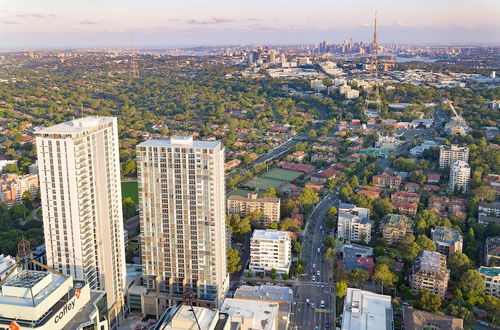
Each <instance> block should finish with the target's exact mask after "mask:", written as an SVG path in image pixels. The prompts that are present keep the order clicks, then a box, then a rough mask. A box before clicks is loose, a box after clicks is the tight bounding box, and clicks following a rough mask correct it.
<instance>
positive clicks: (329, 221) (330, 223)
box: [325, 206, 338, 229]
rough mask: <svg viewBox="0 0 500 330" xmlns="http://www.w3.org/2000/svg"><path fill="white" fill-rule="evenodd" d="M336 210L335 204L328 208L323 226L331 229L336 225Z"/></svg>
mask: <svg viewBox="0 0 500 330" xmlns="http://www.w3.org/2000/svg"><path fill="white" fill-rule="evenodd" d="M337 215H338V211H337V208H336V207H335V206H332V207H330V208H328V211H326V216H325V226H326V228H328V229H333V228H335V227H336V223H337Z"/></svg>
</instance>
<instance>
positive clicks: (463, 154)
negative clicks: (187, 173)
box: [439, 145, 469, 168]
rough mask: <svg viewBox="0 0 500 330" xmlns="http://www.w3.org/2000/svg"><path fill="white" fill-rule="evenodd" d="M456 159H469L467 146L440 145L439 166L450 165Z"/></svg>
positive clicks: (464, 160)
mask: <svg viewBox="0 0 500 330" xmlns="http://www.w3.org/2000/svg"><path fill="white" fill-rule="evenodd" d="M457 160H461V161H463V162H468V161H469V148H468V147H459V146H456V145H452V146H445V145H442V146H441V147H440V148H439V167H440V168H445V167H447V166H451V165H452V164H453V163H454V162H456V161H457Z"/></svg>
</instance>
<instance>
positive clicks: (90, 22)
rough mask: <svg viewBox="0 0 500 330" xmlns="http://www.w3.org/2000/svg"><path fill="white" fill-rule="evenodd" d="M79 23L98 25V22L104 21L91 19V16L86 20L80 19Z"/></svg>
mask: <svg viewBox="0 0 500 330" xmlns="http://www.w3.org/2000/svg"><path fill="white" fill-rule="evenodd" d="M77 23H78V24H84V25H97V24H101V23H104V22H103V21H94V20H91V19H90V18H86V19H84V20H81V21H78V22H77Z"/></svg>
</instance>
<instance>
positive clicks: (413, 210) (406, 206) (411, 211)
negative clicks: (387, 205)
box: [391, 202, 418, 216]
mask: <svg viewBox="0 0 500 330" xmlns="http://www.w3.org/2000/svg"><path fill="white" fill-rule="evenodd" d="M391 205H392V207H393V208H394V209H395V210H397V211H398V212H399V214H406V215H411V216H414V215H416V214H417V209H418V204H417V203H405V202H391Z"/></svg>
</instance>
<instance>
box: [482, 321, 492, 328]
mask: <svg viewBox="0 0 500 330" xmlns="http://www.w3.org/2000/svg"><path fill="white" fill-rule="evenodd" d="M479 324H481V325H484V326H485V327H489V326H490V325H489V324H488V322H484V321H479Z"/></svg>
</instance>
